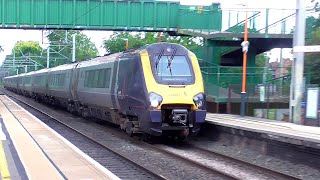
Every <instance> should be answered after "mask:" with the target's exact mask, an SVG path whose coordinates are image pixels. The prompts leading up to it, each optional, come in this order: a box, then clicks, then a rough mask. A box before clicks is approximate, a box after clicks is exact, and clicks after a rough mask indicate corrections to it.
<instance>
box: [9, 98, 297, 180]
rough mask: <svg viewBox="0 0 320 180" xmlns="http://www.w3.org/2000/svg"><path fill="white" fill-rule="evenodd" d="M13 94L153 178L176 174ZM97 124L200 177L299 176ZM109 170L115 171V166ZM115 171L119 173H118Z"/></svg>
mask: <svg viewBox="0 0 320 180" xmlns="http://www.w3.org/2000/svg"><path fill="white" fill-rule="evenodd" d="M13 98H16V99H17V100H18V101H20V102H22V103H24V104H26V105H28V106H29V107H31V108H34V109H37V111H39V112H41V113H43V114H46V116H49V117H50V118H51V119H54V120H55V121H57V122H58V121H59V123H61V124H64V125H65V126H67V127H69V128H70V129H72V130H73V131H77V132H78V133H79V134H81V135H83V136H85V137H87V138H89V139H90V140H91V141H94V142H95V143H98V144H99V145H100V146H102V147H104V148H107V149H110V151H112V152H113V153H116V154H118V156H121V157H123V158H124V159H126V160H127V161H130V162H131V163H132V164H136V165H137V167H139V168H141V169H143V170H144V171H145V172H147V173H149V174H150V175H152V176H153V178H155V179H172V178H173V176H172V175H168V174H170V172H166V171H160V173H159V171H157V170H155V169H154V168H147V165H142V164H141V162H138V161H137V160H136V159H135V158H130V154H129V153H128V154H125V153H121V152H119V151H117V150H116V149H114V148H110V147H108V146H106V143H104V142H102V143H101V142H100V141H101V139H100V140H97V139H96V138H93V137H92V136H89V137H88V134H86V133H83V132H82V131H79V130H78V129H77V128H75V127H72V126H70V125H69V124H66V123H65V122H63V121H61V120H59V118H56V117H53V116H52V115H50V114H48V113H46V112H43V110H40V109H38V108H37V107H34V105H31V104H29V103H27V102H24V101H23V100H21V99H19V98H17V97H14V96H13ZM94 126H95V127H98V126H99V128H102V129H104V131H108V132H111V133H112V134H113V135H116V136H118V137H120V138H121V139H124V140H127V141H129V142H130V143H131V144H135V145H138V146H140V148H143V149H144V150H147V151H149V153H150V152H152V153H154V154H157V153H158V154H162V156H161V157H163V158H171V159H173V160H175V161H176V162H179V163H180V162H182V164H183V166H188V167H192V168H193V171H194V172H195V173H196V172H199V173H202V174H203V172H204V173H205V174H204V176H200V179H202V178H203V179H208V178H212V177H215V178H214V179H298V178H296V177H293V176H290V175H286V174H283V173H280V172H277V171H273V170H270V169H267V168H263V167H260V166H257V165H254V164H251V163H249V162H245V161H241V160H238V159H233V158H231V157H228V156H224V155H222V154H218V153H215V152H212V151H209V150H206V149H202V148H200V147H197V146H193V145H191V144H183V145H179V146H175V145H174V146H171V145H159V144H158V145H152V144H148V143H145V142H142V141H140V140H137V139H134V138H130V137H128V136H127V135H126V134H125V133H123V132H120V131H119V130H116V129H114V128H111V127H106V126H103V127H102V126H101V125H97V124H95V125H94ZM58 133H59V132H58ZM98 162H99V161H98ZM179 163H178V164H179ZM159 164H160V165H159V166H157V167H159V168H161V163H159ZM180 164H181V163H180ZM192 168H191V169H192ZM108 169H109V168H108ZM109 170H110V171H112V170H111V169H109ZM112 172H113V171H112ZM115 174H116V175H117V173H115ZM160 174H162V175H160ZM120 178H121V177H120ZM121 179H122V178H121ZM179 179H180V178H179ZM190 179H193V178H190Z"/></svg>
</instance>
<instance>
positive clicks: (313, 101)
mask: <svg viewBox="0 0 320 180" xmlns="http://www.w3.org/2000/svg"><path fill="white" fill-rule="evenodd" d="M318 99H319V88H308V90H307V107H306V118H310V119H317V118H318Z"/></svg>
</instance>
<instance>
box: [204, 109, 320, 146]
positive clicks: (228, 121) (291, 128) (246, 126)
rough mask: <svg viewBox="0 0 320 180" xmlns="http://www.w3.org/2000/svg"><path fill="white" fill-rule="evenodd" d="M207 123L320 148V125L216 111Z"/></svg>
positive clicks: (209, 115) (211, 114)
mask: <svg viewBox="0 0 320 180" xmlns="http://www.w3.org/2000/svg"><path fill="white" fill-rule="evenodd" d="M206 123H208V124H213V125H217V126H222V127H229V128H233V129H237V130H243V131H246V132H254V133H257V134H262V135H263V138H265V139H270V140H275V141H280V142H284V143H289V144H294V145H299V146H306V147H311V148H316V149H320V127H311V126H303V125H297V124H293V123H288V122H283V121H275V120H269V119H262V118H255V117H247V116H245V117H241V116H239V115H231V114H215V113H208V114H207V117H206Z"/></svg>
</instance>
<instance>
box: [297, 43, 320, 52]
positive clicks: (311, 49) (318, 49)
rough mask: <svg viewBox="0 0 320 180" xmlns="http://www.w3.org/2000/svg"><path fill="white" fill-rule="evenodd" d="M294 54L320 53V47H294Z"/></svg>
mask: <svg viewBox="0 0 320 180" xmlns="http://www.w3.org/2000/svg"><path fill="white" fill-rule="evenodd" d="M293 52H294V53H301V52H320V45H313V46H294V47H293Z"/></svg>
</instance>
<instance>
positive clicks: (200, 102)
mask: <svg viewBox="0 0 320 180" xmlns="http://www.w3.org/2000/svg"><path fill="white" fill-rule="evenodd" d="M193 102H194V104H195V105H196V106H197V108H199V109H204V108H205V103H206V97H205V94H203V93H199V94H197V95H195V96H193Z"/></svg>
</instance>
